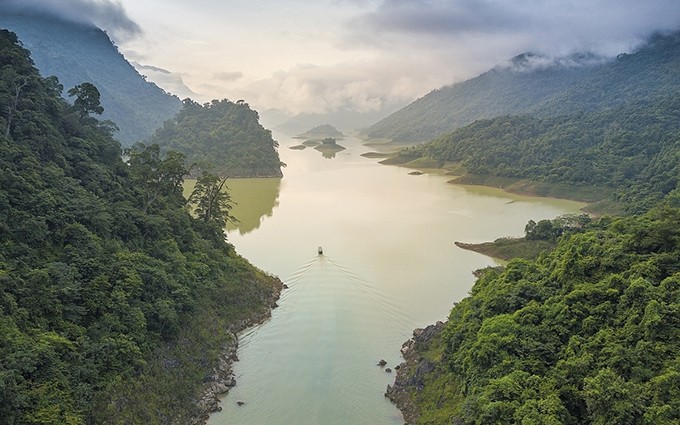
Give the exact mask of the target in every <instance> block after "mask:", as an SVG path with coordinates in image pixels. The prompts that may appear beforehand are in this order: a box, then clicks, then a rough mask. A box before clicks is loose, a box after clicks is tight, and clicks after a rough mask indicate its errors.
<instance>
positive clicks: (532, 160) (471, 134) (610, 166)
mask: <svg viewBox="0 0 680 425" xmlns="http://www.w3.org/2000/svg"><path fill="white" fill-rule="evenodd" d="M676 72H678V73H680V71H676ZM400 156H401V157H402V158H403V159H404V160H415V159H417V158H423V157H424V158H430V159H433V160H435V161H438V162H439V163H440V164H444V163H446V162H456V163H460V164H462V165H463V166H464V167H465V168H466V169H467V172H469V173H472V174H478V175H492V176H502V177H511V178H517V179H529V180H532V181H540V182H547V183H553V184H554V183H566V184H570V185H575V186H597V187H605V188H610V189H613V190H614V191H615V192H616V193H615V197H616V199H617V201H618V202H620V203H622V204H623V205H624V207H625V209H626V210H628V211H629V212H643V211H646V210H648V209H650V208H651V207H653V206H654V205H655V204H656V203H657V202H658V201H660V200H662V199H665V198H668V200H669V201H670V200H671V199H673V200H674V202H676V203H677V202H678V201H680V189H679V186H678V185H679V184H680V96H678V95H668V96H658V97H655V98H651V99H650V98H647V99H644V100H641V101H638V102H630V103H628V104H626V105H625V106H621V107H617V108H612V109H608V110H605V111H602V112H591V113H581V114H576V115H564V116H558V117H554V118H536V117H532V116H506V117H499V118H495V119H491V120H480V121H476V122H474V123H472V124H470V125H468V126H466V127H463V128H461V129H459V130H457V131H455V132H453V133H450V134H447V135H444V136H442V137H440V138H438V139H436V140H433V141H431V142H429V143H426V144H424V145H419V146H416V147H413V148H410V149H406V150H404V151H402V152H401V153H400Z"/></svg>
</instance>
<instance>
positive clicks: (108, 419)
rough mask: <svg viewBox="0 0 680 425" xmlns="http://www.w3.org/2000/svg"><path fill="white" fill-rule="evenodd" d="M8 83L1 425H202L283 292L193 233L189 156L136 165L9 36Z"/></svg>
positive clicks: (2, 57) (0, 61) (0, 63)
mask: <svg viewBox="0 0 680 425" xmlns="http://www.w3.org/2000/svg"><path fill="white" fill-rule="evenodd" d="M0 70H1V73H2V75H1V78H0V130H1V131H0V214H1V215H2V220H0V359H2V361H0V418H2V419H1V420H0V422H2V423H6V424H38V423H40V424H54V425H56V424H85V423H92V424H95V423H96V424H101V423H145V424H161V423H192V421H193V420H194V419H195V418H196V417H198V416H201V415H202V414H204V413H205V406H203V407H200V406H199V405H198V403H199V400H202V399H201V396H202V394H203V392H204V390H205V387H206V386H212V385H215V384H220V383H219V382H215V380H216V379H217V378H216V376H217V375H219V373H218V372H219V370H217V371H216V367H217V366H218V364H222V365H225V364H226V362H224V359H223V358H222V357H223V350H224V349H225V347H229V346H232V347H233V345H234V343H235V337H234V335H233V334H232V333H231V332H230V330H231V331H237V330H239V329H240V328H242V327H243V326H244V324H245V323H248V321H249V320H252V319H255V318H258V317H262V315H266V314H267V312H268V311H269V309H270V308H271V306H272V303H273V298H275V296H276V294H277V291H278V290H280V282H278V281H277V280H276V279H274V278H272V277H270V276H267V275H266V274H264V273H263V272H261V271H259V270H257V269H256V268H254V267H253V266H252V265H250V264H249V263H248V262H247V261H246V260H244V259H243V258H241V257H240V256H239V255H237V254H236V252H235V251H234V248H233V246H231V245H230V244H228V243H227V242H226V241H225V238H224V232H223V229H222V228H221V227H219V226H218V225H217V224H216V223H215V222H214V221H210V220H205V219H201V220H199V219H195V218H192V216H191V215H190V214H189V212H188V210H187V208H186V200H185V199H184V198H183V196H182V182H183V178H184V176H185V175H186V169H185V168H184V166H183V164H182V161H181V155H180V154H177V153H168V154H167V155H166V156H165V157H163V156H160V155H158V148H157V147H154V146H151V147H149V148H147V149H143V150H140V148H139V147H136V148H134V149H132V150H131V151H130V161H129V162H127V163H126V162H123V159H122V149H121V146H120V144H119V143H118V142H117V141H116V140H114V139H113V138H112V136H111V134H112V129H111V127H110V126H108V125H107V124H106V123H103V122H100V121H98V120H97V119H95V118H93V117H91V116H90V115H89V114H88V110H89V109H92V110H96V109H97V108H89V107H87V108H86V107H82V106H80V105H82V104H83V102H76V103H75V106H74V105H70V104H68V103H67V102H66V101H65V100H64V99H63V98H62V97H61V96H60V94H61V89H60V87H59V86H58V85H57V84H56V81H55V79H54V78H46V79H45V78H42V77H41V76H40V74H39V73H38V71H37V69H36V68H34V66H33V64H32V62H31V60H30V58H29V53H28V51H27V50H25V49H23V48H22V47H21V46H20V44H19V43H18V41H17V38H16V36H15V35H14V34H13V33H10V32H8V31H5V30H1V31H0ZM79 96H82V98H81V97H79V98H78V99H79V100H83V101H85V100H89V101H91V102H94V99H91V98H90V99H87V98H86V97H87V93H86V92H85V93H81V94H80V95H79ZM86 104H88V105H90V103H87V102H86ZM91 106H96V105H94V104H92V105H91ZM220 370H222V371H223V370H224V368H221V369H220Z"/></svg>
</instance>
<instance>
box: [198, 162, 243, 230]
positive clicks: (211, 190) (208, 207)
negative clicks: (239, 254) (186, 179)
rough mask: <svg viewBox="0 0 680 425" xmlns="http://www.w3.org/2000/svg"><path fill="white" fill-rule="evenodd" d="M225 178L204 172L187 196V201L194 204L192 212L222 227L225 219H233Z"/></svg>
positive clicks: (201, 218)
mask: <svg viewBox="0 0 680 425" xmlns="http://www.w3.org/2000/svg"><path fill="white" fill-rule="evenodd" d="M226 183H227V178H226V177H225V178H219V177H217V176H216V175H214V174H211V173H207V172H204V173H203V175H202V176H201V177H200V178H199V179H198V180H197V181H196V186H194V190H193V191H192V192H191V196H189V203H190V204H193V205H194V208H195V209H194V212H195V213H196V216H197V217H198V219H199V220H203V221H204V222H206V223H214V224H216V225H217V226H218V227H219V228H220V229H224V228H225V226H226V225H227V221H234V220H235V219H234V217H232V216H231V215H230V213H229V212H230V211H231V209H232V207H233V204H232V201H231V196H230V195H229V192H227V187H226V186H225V184H226Z"/></svg>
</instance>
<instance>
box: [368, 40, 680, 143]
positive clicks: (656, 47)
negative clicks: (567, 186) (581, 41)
mask: <svg viewBox="0 0 680 425" xmlns="http://www.w3.org/2000/svg"><path fill="white" fill-rule="evenodd" d="M678 67H680V34H678V33H675V34H670V35H657V36H654V37H652V38H651V39H650V40H649V41H648V43H647V44H645V45H644V46H642V47H640V48H639V49H638V50H637V51H636V52H634V53H631V54H621V55H619V56H618V57H617V58H616V59H613V60H610V61H605V60H604V59H602V58H599V57H595V56H592V55H587V54H581V55H572V56H570V57H567V58H561V59H557V60H548V59H547V58H543V57H540V56H537V55H532V54H524V55H520V56H518V57H516V58H514V59H513V60H512V61H510V63H509V64H506V65H503V66H498V67H496V68H494V69H492V70H490V71H488V72H486V73H484V74H482V75H480V76H478V77H476V78H473V79H470V80H468V81H465V82H462V83H457V84H454V85H451V86H447V87H443V88H441V89H438V90H434V91H432V92H430V93H429V94H427V95H426V96H424V97H422V98H420V99H418V100H416V101H415V102H413V103H411V104H410V105H408V106H406V107H405V108H403V109H401V110H399V111H397V112H395V113H394V114H392V115H390V116H388V117H387V118H385V119H383V120H382V121H379V122H377V123H376V124H374V125H372V126H370V127H369V128H368V129H366V130H365V131H364V135H365V136H367V137H370V138H377V139H381V138H382V139H391V140H392V141H394V142H397V143H419V142H423V141H427V140H431V139H433V138H435V137H438V136H440V135H442V134H444V133H447V132H450V131H453V130H455V129H457V128H460V127H462V126H464V125H467V124H469V123H471V122H473V121H475V120H479V119H487V118H494V117H498V116H503V115H520V114H532V115H537V116H541V117H550V116H555V115H560V114H573V113H578V112H584V111H597V110H603V109H606V108H610V107H615V106H618V105H622V104H625V103H626V102H628V101H630V100H631V99H640V98H641V97H646V96H655V95H659V94H665V93H668V92H669V89H670V90H673V89H676V88H677V87H678V86H679V85H680V76H678V73H677V72H673V70H674V69H677V68H678Z"/></svg>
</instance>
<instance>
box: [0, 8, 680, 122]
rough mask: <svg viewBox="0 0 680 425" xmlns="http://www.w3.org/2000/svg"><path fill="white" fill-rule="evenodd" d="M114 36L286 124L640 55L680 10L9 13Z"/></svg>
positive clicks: (163, 76)
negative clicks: (476, 79) (538, 63)
mask: <svg viewBox="0 0 680 425" xmlns="http://www.w3.org/2000/svg"><path fill="white" fill-rule="evenodd" d="M0 4H2V5H3V6H4V7H10V8H15V9H33V10H35V9H39V10H44V11H47V12H49V13H56V14H60V15H62V16H64V17H66V18H68V19H71V20H75V21H79V22H91V23H94V24H96V25H98V26H99V27H101V28H102V29H104V30H106V31H107V32H108V33H109V35H110V36H111V38H112V39H113V40H114V41H115V42H116V44H117V45H118V46H119V48H120V50H121V52H122V53H123V54H124V55H125V56H126V58H127V59H128V60H129V61H130V62H132V63H134V64H135V66H136V67H137V68H138V70H139V71H140V72H141V73H142V74H144V75H147V77H148V78H149V79H150V80H152V81H155V82H156V83H157V84H158V85H160V86H161V87H163V88H164V89H166V90H168V91H170V92H173V93H176V94H178V95H179V96H180V97H186V96H191V97H192V98H194V99H196V100H198V101H209V100H211V99H215V98H228V99H233V100H236V99H245V100H246V101H247V102H249V103H250V104H251V105H252V106H254V107H255V108H256V109H258V110H267V109H280V110H282V111H285V112H286V113H288V114H295V113H300V112H333V111H337V110H343V109H344V110H355V111H361V112H379V111H381V110H390V109H394V108H396V107H398V106H403V105H404V104H406V103H408V102H410V101H412V100H414V99H415V98H417V97H420V96H422V95H424V94H426V93H427V92H429V91H430V90H432V89H434V88H438V87H441V86H443V85H447V84H451V83H453V82H456V81H462V80H465V79H467V78H471V77H473V76H475V75H477V74H479V73H481V72H483V71H485V70H487V69H489V68H490V67H492V66H494V65H496V64H499V63H502V62H503V61H505V60H507V59H509V58H510V57H512V56H514V55H517V54H519V53H523V52H526V51H532V52H536V53H542V54H546V55H549V56H557V55H564V54H569V53H573V52H575V51H590V52H594V53H597V54H604V55H615V54H618V53H621V52H625V51H630V50H632V49H633V48H634V47H635V46H636V44H638V43H639V42H640V41H641V40H642V39H643V38H644V37H646V36H648V35H649V34H651V33H652V32H655V31H669V30H676V29H678V27H680V2H678V1H677V0H646V1H640V0H571V1H554V0H517V1H512V2H508V1H500V0H458V1H445V0H420V1H415V0H391V1H388V0H384V1H382V0H365V1H361V0H326V1H317V2H306V1H305V2H303V1H300V0H292V1H285V2H282V1H273V0H260V1H256V2H253V1H245V0H232V1H228V2H224V1H221V0H194V1H191V2H188V1H185V0H162V1H161V0H144V1H139V0H120V1H113V0H48V1H44V0H3V1H1V2H0Z"/></svg>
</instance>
